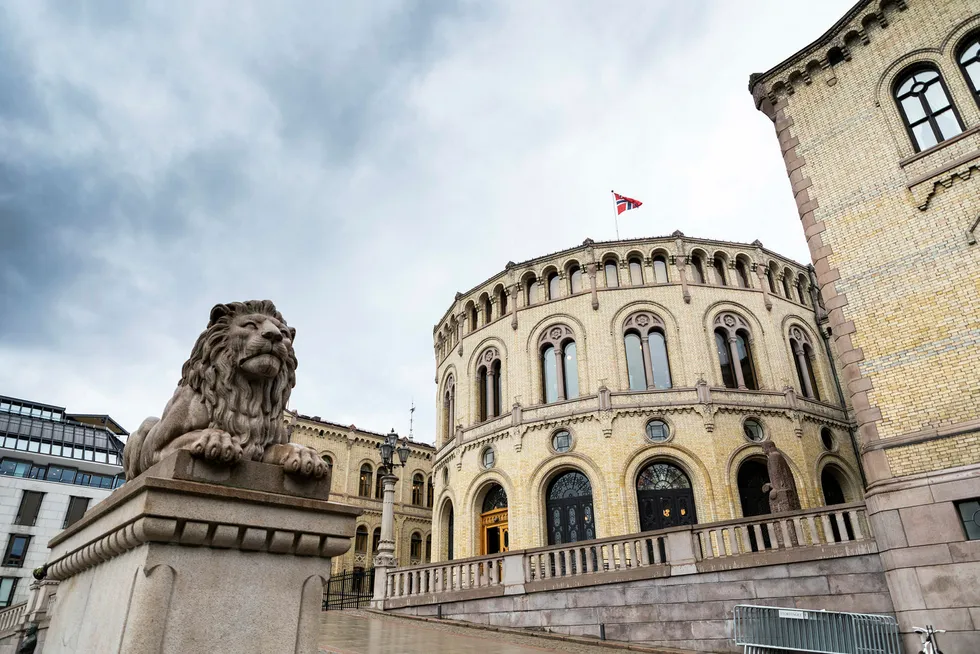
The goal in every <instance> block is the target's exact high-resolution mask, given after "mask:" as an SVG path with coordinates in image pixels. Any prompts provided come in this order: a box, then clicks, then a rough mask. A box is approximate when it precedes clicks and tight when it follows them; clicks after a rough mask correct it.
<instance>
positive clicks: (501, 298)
mask: <svg viewBox="0 0 980 654" xmlns="http://www.w3.org/2000/svg"><path fill="white" fill-rule="evenodd" d="M494 294H495V295H496V296H497V306H498V307H500V310H499V311H498V312H497V317H498V318H501V317H503V316H506V315H507V289H505V288H504V287H503V286H498V287H497V290H496V291H495V293H494Z"/></svg>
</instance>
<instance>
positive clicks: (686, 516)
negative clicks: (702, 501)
mask: <svg viewBox="0 0 980 654" xmlns="http://www.w3.org/2000/svg"><path fill="white" fill-rule="evenodd" d="M636 504H637V507H638V508H639V510H640V531H651V530H654V529H667V528H668V527H676V526H678V525H693V524H696V523H697V521H698V517H697V512H696V511H695V508H694V490H693V489H692V488H691V480H690V479H688V478H687V475H686V474H684V471H683V470H681V469H680V468H678V467H677V466H674V465H671V464H669V463H664V462H662V461H658V462H656V463H651V464H649V465H647V466H646V467H645V468H643V470H641V471H640V474H639V476H638V477H637V479H636Z"/></svg>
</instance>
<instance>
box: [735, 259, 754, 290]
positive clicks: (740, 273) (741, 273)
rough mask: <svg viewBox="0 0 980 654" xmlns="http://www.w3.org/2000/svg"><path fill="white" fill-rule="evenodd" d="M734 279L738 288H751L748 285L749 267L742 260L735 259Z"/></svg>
mask: <svg viewBox="0 0 980 654" xmlns="http://www.w3.org/2000/svg"><path fill="white" fill-rule="evenodd" d="M735 278H736V280H737V281H738V285H739V287H740V288H751V285H750V284H749V267H748V265H747V264H746V263H745V260H744V259H735Z"/></svg>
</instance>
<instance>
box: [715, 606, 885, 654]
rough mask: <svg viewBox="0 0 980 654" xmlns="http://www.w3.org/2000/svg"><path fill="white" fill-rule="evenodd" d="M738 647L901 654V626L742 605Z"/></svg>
mask: <svg viewBox="0 0 980 654" xmlns="http://www.w3.org/2000/svg"><path fill="white" fill-rule="evenodd" d="M734 613H735V645H736V646H744V647H745V652H746V654H748V653H750V652H768V651H770V650H789V651H792V652H814V653H816V654H901V651H902V650H901V644H900V641H899V636H898V622H897V621H896V620H895V618H893V617H891V616H888V615H873V614H870V613H836V612H832V611H810V610H805V609H788V608H779V607H773V606H749V605H747V604H739V605H738V606H736V607H735V609H734Z"/></svg>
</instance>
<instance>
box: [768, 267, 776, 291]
mask: <svg viewBox="0 0 980 654" xmlns="http://www.w3.org/2000/svg"><path fill="white" fill-rule="evenodd" d="M766 283H768V284H769V292H770V293H772V294H773V295H776V276H775V275H773V273H772V268H766Z"/></svg>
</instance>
